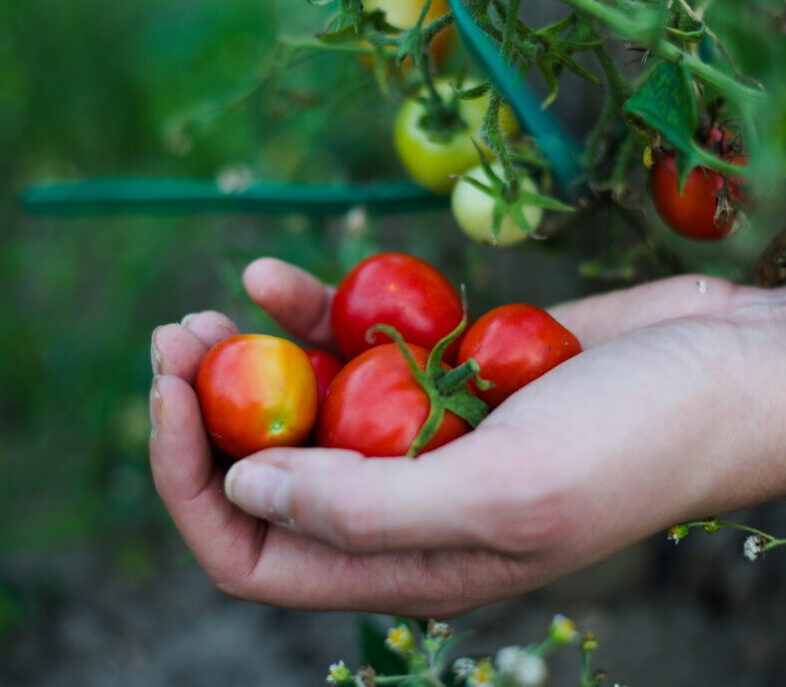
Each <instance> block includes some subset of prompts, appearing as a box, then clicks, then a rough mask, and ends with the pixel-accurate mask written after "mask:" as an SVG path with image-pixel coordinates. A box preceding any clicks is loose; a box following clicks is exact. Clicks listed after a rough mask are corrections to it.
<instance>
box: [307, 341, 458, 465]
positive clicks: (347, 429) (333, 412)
mask: <svg viewBox="0 0 786 687" xmlns="http://www.w3.org/2000/svg"><path fill="white" fill-rule="evenodd" d="M408 348H409V350H410V351H411V352H412V355H413V357H414V358H415V361H416V362H417V364H418V366H419V367H420V368H421V369H425V366H426V360H427V359H428V351H427V350H426V349H425V348H422V347H420V346H415V345H412V344H408ZM445 367H447V366H445ZM429 409H430V405H429V399H428V396H427V395H426V393H425V392H424V391H423V389H422V388H421V387H420V385H419V384H418V382H417V381H416V380H415V378H414V377H413V376H412V371H411V370H410V368H409V366H408V365H407V362H406V360H405V359H404V355H403V353H402V352H401V350H400V349H399V347H398V346H397V345H396V344H394V343H391V344H382V345H380V346H375V347H374V348H372V349H370V350H368V351H366V352H365V353H362V354H361V355H359V356H358V357H357V358H354V359H353V360H351V361H350V362H348V363H347V364H346V365H345V366H344V368H343V369H342V370H341V372H339V373H338V375H337V376H336V378H335V379H334V380H333V383H332V384H331V385H330V387H329V389H328V393H327V396H326V397H325V401H324V402H323V404H322V407H321V409H320V413H319V419H318V422H317V443H318V444H319V445H320V446H324V447H327V448H344V449H350V450H353V451H358V452H360V453H362V454H363V455H365V456H367V457H395V456H403V455H405V454H406V453H407V450H408V449H409V447H410V445H411V444H412V442H413V440H414V439H415V437H416V436H417V434H418V432H419V431H420V428H421V427H422V425H423V423H424V422H425V420H426V417H427V416H428V413H429ZM469 429H470V427H469V424H467V423H466V422H465V421H464V420H462V419H461V418H460V417H458V416H457V415H454V414H453V413H451V412H450V411H447V412H446V413H445V416H444V418H443V420H442V424H441V425H440V427H439V429H438V430H437V433H436V434H435V435H434V436H433V437H432V439H431V441H429V443H428V444H427V445H426V447H425V449H424V451H431V450H433V449H435V448H438V447H439V446H442V445H443V444H446V443H447V442H449V441H452V440H453V439H456V438H458V437H459V436H461V435H462V434H465V433H467V432H468V431H469Z"/></svg>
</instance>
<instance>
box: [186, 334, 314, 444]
mask: <svg viewBox="0 0 786 687" xmlns="http://www.w3.org/2000/svg"><path fill="white" fill-rule="evenodd" d="M195 388H196V393H197V397H198V398H199V405H200V408H201V410H202V418H203V420H204V423H205V427H206V428H207V431H208V434H209V435H210V438H211V439H212V441H213V443H214V444H215V445H216V446H218V448H220V449H221V450H222V451H224V453H226V454H228V455H230V456H232V457H233V458H242V457H244V456H247V455H249V454H251V453H254V452H255V451H259V450H261V449H263V448H269V447H271V446H296V445H298V444H301V443H303V442H304V441H305V440H306V439H307V438H308V435H309V433H310V432H311V429H312V428H313V425H314V422H315V420H316V414H317V382H316V377H315V374H314V368H313V367H312V365H311V363H310V362H309V359H308V357H307V356H306V354H305V352H304V351H303V350H302V349H301V348H300V347H299V346H297V345H296V344H294V343H292V342H291V341H287V340H286V339H281V338H279V337H275V336H267V335H263V334H240V335H237V336H233V337H230V338H228V339H225V340H224V341H222V342H220V343H218V344H216V345H215V346H214V347H213V348H211V349H210V350H209V351H208V352H207V354H206V355H205V357H204V358H203V359H202V361H201V363H200V365H199V368H198V370H197V375H196V383H195Z"/></svg>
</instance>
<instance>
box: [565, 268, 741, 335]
mask: <svg viewBox="0 0 786 687" xmlns="http://www.w3.org/2000/svg"><path fill="white" fill-rule="evenodd" d="M749 291H755V290H754V289H750V288H747V287H739V286H735V285H734V284H731V283H730V282H727V281H725V280H723V279H716V278H714V277H705V276H700V275H682V276H679V277H672V278H670V279H663V280H661V281H657V282H651V283H649V284H642V285H639V286H634V287H632V288H630V289H624V290H621V291H614V292H612V293H608V294H602V295H599V296H592V297H590V298H584V299H582V300H578V301H571V302H569V303H564V304H562V305H559V306H556V307H554V308H550V312H551V314H552V315H554V317H555V318H556V319H557V320H559V322H560V323H562V324H563V325H565V326H566V327H567V328H568V329H570V330H571V331H572V332H573V333H574V334H576V336H577V337H578V338H579V340H580V341H581V344H582V346H584V348H589V347H591V346H597V345H598V344H601V343H604V342H606V341H609V340H611V339H614V338H616V337H618V336H622V335H623V334H627V333H628V332H631V331H634V330H636V329H640V328H642V327H646V326H648V325H650V324H654V323H656V322H661V321H663V320H669V319H674V318H678V317H687V316H691V315H706V314H713V313H717V312H719V311H722V310H724V309H727V308H729V307H730V305H731V304H732V303H733V301H734V300H735V299H736V298H737V297H738V296H739V295H742V294H745V293H747V292H749Z"/></svg>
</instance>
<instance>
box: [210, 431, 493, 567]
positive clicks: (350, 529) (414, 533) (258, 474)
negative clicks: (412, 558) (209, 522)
mask: <svg viewBox="0 0 786 687" xmlns="http://www.w3.org/2000/svg"><path fill="white" fill-rule="evenodd" d="M478 434H480V432H479V431H477V430H476V432H474V433H472V434H470V435H467V436H466V437H462V438H461V439H458V440H456V441H454V442H451V444H449V445H447V446H444V447H442V449H438V450H436V451H433V452H430V453H427V454H424V455H423V456H421V457H420V458H418V459H417V460H413V459H411V458H377V459H373V458H364V457H363V456H362V455H360V454H358V453H356V452H353V451H345V450H337V449H322V448H314V449H295V448H275V449H268V450H266V451H262V452H260V453H257V454H254V455H252V456H250V457H248V458H246V459H244V460H242V461H240V462H238V463H236V464H235V465H234V466H233V467H232V469H231V470H230V471H229V473H228V474H227V478H226V483H225V484H226V492H227V496H228V498H229V499H230V500H231V501H233V502H234V503H235V504H236V505H237V506H239V507H240V508H241V509H243V510H244V511H246V512H248V513H250V514H252V515H256V516H257V517H260V518H264V519H266V520H270V521H272V522H274V523H276V524H279V525H282V526H284V527H288V528H290V529H293V530H295V531H297V532H300V533H302V534H304V535H306V536H309V537H313V538H316V539H319V540H322V541H324V542H326V543H328V544H331V545H333V546H335V547H338V548H339V549H342V550H344V551H347V552H350V553H372V552H383V551H393V550H414V549H434V548H445V547H457V546H473V547H477V546H483V547H488V548H496V545H497V544H498V542H496V541H495V538H494V532H493V530H494V529H495V527H494V523H493V522H490V521H489V518H488V515H489V511H490V510H491V511H493V509H489V492H488V490H487V489H486V488H485V487H484V486H483V484H482V483H479V482H478V479H483V477H482V475H483V474H486V475H487V474H488V472H489V471H488V457H487V456H483V455H482V454H479V453H478V450H479V449H480V447H481V445H482V444H481V442H478V441H477V438H478V437H477V436H476V435H478ZM486 451H488V449H486ZM473 459H474V460H473ZM484 463H485V467H484V466H483V464H484ZM473 464H474V467H473Z"/></svg>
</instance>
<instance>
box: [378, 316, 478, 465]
mask: <svg viewBox="0 0 786 687" xmlns="http://www.w3.org/2000/svg"><path fill="white" fill-rule="evenodd" d="M466 326H467V315H466V305H465V307H464V317H462V319H461V321H460V322H459V324H458V325H457V326H456V328H455V329H454V330H453V331H452V332H450V333H449V334H448V335H447V336H445V337H443V338H442V339H440V340H439V341H438V342H437V344H436V345H435V346H434V348H433V349H431V351H430V352H429V356H428V360H427V362H426V369H425V370H422V369H421V368H420V367H419V366H418V364H417V362H416V361H415V358H414V356H413V355H412V351H411V350H410V349H409V346H408V345H407V343H406V342H405V341H404V337H402V336H401V333H400V332H399V331H398V330H397V329H396V328H395V327H391V326H390V325H387V324H377V325H374V326H373V327H371V328H370V329H369V330H368V332H367V334H366V337H367V338H369V337H370V336H371V335H372V334H374V333H375V332H382V333H384V334H387V335H388V336H389V337H390V338H391V339H393V341H394V342H395V343H396V345H397V346H398V347H399V350H400V351H401V353H402V355H403V356H404V359H405V360H406V361H407V365H408V366H409V368H410V371H411V372H412V376H413V377H414V379H415V381H416V382H417V383H418V384H419V385H420V387H421V388H422V389H423V392H424V393H425V394H426V396H427V397H428V400H429V412H428V415H427V417H426V419H425V420H424V422H423V424H422V425H421V427H420V430H419V431H418V433H417V435H416V436H415V438H414V439H413V440H412V443H411V444H410V446H409V449H408V450H407V455H408V456H410V457H412V458H414V457H415V456H417V455H419V454H420V453H421V452H422V451H423V449H424V448H425V447H426V446H428V444H429V442H430V441H431V440H432V439H433V438H434V435H435V434H436V433H437V432H438V431H439V428H440V427H441V425H442V421H443V419H444V417H445V411H450V412H452V413H453V414H455V415H458V416H459V417H460V418H462V419H463V420H465V421H466V422H467V423H469V425H470V426H471V427H473V428H474V427H477V426H478V424H480V422H481V421H482V420H483V418H485V417H486V415H488V412H489V409H488V406H487V405H486V404H485V403H484V402H483V401H482V400H481V399H479V398H478V397H477V396H475V395H474V394H473V393H472V392H471V391H470V390H469V386H468V385H469V383H470V382H471V381H474V382H475V384H476V385H477V386H479V387H480V388H483V389H486V388H489V385H490V384H491V383H490V382H488V381H486V380H484V379H481V378H480V376H479V370H480V368H479V366H478V363H477V362H476V361H475V360H473V359H470V360H467V361H466V362H465V363H463V364H462V365H460V366H459V367H457V368H455V369H452V370H446V369H445V368H444V367H443V365H442V360H443V358H444V355H445V351H446V350H447V349H448V347H449V346H450V344H452V343H453V341H455V340H456V339H457V338H458V337H459V336H460V335H461V333H462V332H463V331H464V329H465V328H466Z"/></svg>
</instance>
